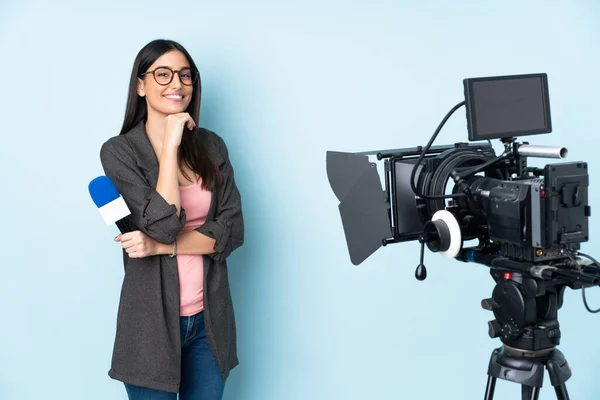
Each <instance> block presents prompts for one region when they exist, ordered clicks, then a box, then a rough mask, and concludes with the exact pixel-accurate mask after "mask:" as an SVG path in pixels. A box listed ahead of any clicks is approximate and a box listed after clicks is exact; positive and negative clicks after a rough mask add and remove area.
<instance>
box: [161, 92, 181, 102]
mask: <svg viewBox="0 0 600 400" xmlns="http://www.w3.org/2000/svg"><path fill="white" fill-rule="evenodd" d="M163 97H165V98H167V99H169V100H172V101H176V102H181V101H182V100H183V96H182V95H180V94H166V95H164V96H163Z"/></svg>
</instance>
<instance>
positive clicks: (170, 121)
mask: <svg viewBox="0 0 600 400" xmlns="http://www.w3.org/2000/svg"><path fill="white" fill-rule="evenodd" d="M184 126H187V128H188V129H189V130H192V129H194V127H195V126H196V123H195V122H194V119H193V118H192V117H191V116H190V114H188V113H186V112H183V113H178V114H171V115H168V116H167V117H166V118H165V137H164V140H163V146H164V145H166V146H170V147H179V145H180V144H181V137H182V136H183V128H184Z"/></svg>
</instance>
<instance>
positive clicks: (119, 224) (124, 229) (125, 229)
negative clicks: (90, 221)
mask: <svg viewBox="0 0 600 400" xmlns="http://www.w3.org/2000/svg"><path fill="white" fill-rule="evenodd" d="M115 224H116V225H117V228H119V231H120V232H121V233H127V232H131V229H129V227H128V226H127V223H126V222H125V218H122V219H120V220H118V221H117V222H115Z"/></svg>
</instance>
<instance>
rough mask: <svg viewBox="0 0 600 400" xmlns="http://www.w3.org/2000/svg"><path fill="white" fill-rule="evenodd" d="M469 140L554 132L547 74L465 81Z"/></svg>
mask: <svg viewBox="0 0 600 400" xmlns="http://www.w3.org/2000/svg"><path fill="white" fill-rule="evenodd" d="M463 83H464V88H465V106H466V109H467V127H468V131H469V140H471V141H476V140H488V139H501V138H511V137H516V136H527V135H537V134H542V133H550V132H552V123H551V119H550V100H549V96H548V76H547V74H528V75H511V76H500V77H488V78H470V79H465V80H464V81H463Z"/></svg>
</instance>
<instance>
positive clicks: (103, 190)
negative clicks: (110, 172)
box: [88, 175, 121, 208]
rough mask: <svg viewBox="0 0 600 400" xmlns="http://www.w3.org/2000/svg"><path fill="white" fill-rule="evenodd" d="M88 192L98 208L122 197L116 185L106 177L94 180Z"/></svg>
mask: <svg viewBox="0 0 600 400" xmlns="http://www.w3.org/2000/svg"><path fill="white" fill-rule="evenodd" d="M88 190H89V192H90V196H92V200H93V201H94V203H95V204H96V206H97V207H98V208H100V207H103V206H105V205H107V204H108V203H110V202H111V201H114V200H116V199H118V198H119V197H120V196H121V195H120V194H119V191H118V190H117V188H116V187H115V184H114V183H112V181H111V180H110V179H109V178H108V177H106V176H104V175H103V176H99V177H97V178H94V179H93V180H92V181H91V182H90V184H89V185H88Z"/></svg>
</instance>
